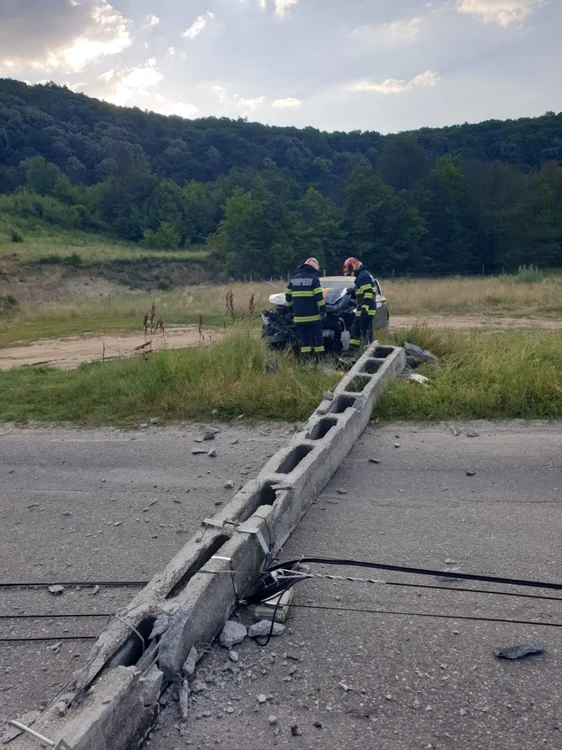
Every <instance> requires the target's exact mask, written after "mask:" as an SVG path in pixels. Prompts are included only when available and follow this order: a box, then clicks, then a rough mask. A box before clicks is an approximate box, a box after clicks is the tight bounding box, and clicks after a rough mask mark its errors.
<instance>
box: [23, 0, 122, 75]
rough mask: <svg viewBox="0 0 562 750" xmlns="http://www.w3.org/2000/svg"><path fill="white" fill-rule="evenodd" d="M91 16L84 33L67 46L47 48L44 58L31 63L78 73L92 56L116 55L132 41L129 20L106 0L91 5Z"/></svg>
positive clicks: (44, 67)
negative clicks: (88, 25) (90, 23)
mask: <svg viewBox="0 0 562 750" xmlns="http://www.w3.org/2000/svg"><path fill="white" fill-rule="evenodd" d="M90 19H91V21H92V25H91V27H90V28H89V29H88V30H87V31H86V33H84V34H81V35H80V36H78V37H77V38H75V39H74V41H73V43H72V44H71V45H70V46H68V47H66V48H61V49H58V50H51V51H49V53H48V55H47V59H46V60H32V61H31V67H33V68H37V69H41V70H47V71H51V70H64V71H66V72H69V73H77V72H79V71H82V70H84V68H85V67H86V65H87V64H88V63H90V62H92V61H93V60H96V59H97V58H99V57H105V56H106V55H116V54H118V53H119V52H122V51H123V50H124V49H125V48H126V47H129V46H130V44H131V43H132V39H131V35H130V33H129V22H128V21H127V20H126V19H125V17H124V16H123V15H122V14H121V13H119V11H117V10H115V8H113V7H112V6H111V5H109V3H108V2H107V1H106V0H101V2H99V4H98V5H95V6H93V7H92V9H91V12H90Z"/></svg>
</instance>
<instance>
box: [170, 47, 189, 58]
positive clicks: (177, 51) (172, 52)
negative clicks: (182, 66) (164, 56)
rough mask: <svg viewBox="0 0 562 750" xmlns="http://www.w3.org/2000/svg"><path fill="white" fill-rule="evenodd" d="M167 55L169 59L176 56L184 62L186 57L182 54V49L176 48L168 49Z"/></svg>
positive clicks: (185, 54) (185, 53)
mask: <svg viewBox="0 0 562 750" xmlns="http://www.w3.org/2000/svg"><path fill="white" fill-rule="evenodd" d="M168 54H169V55H170V57H175V55H177V56H178V57H181V58H182V60H185V58H186V57H187V52H184V51H183V50H182V49H178V48H177V47H168Z"/></svg>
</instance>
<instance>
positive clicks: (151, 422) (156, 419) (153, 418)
mask: <svg viewBox="0 0 562 750" xmlns="http://www.w3.org/2000/svg"><path fill="white" fill-rule="evenodd" d="M159 421H160V420H159V419H158V417H152V419H151V420H150V424H151V425H157V424H158V422H159Z"/></svg>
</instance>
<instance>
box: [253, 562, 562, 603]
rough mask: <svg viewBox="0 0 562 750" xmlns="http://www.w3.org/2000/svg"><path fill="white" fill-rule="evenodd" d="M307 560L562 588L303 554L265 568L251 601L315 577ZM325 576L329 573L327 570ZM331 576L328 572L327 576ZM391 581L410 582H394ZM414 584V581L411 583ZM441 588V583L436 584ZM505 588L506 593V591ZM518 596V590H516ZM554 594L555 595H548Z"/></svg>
mask: <svg viewBox="0 0 562 750" xmlns="http://www.w3.org/2000/svg"><path fill="white" fill-rule="evenodd" d="M308 564H320V565H336V566H342V567H356V568H372V569H374V570H387V571H391V572H394V573H408V574H411V575H422V576H434V577H439V578H443V579H444V578H451V579H455V580H463V581H480V582H484V583H499V584H503V585H509V586H523V587H530V588H539V589H550V590H555V591H562V583H552V582H548V581H532V580H527V579H522V578H504V577H499V576H484V575H479V574H475V573H459V572H457V571H443V570H430V569H427V568H410V567H406V566H404V565H386V564H384V563H373V562H366V561H359V560H343V559H333V558H324V557H301V558H300V559H298V560H290V561H289V562H285V563H279V564H278V565H274V566H272V567H270V568H268V569H267V570H266V571H264V574H263V576H262V580H261V585H260V588H259V589H258V590H257V591H256V592H255V593H254V594H253V595H252V596H250V597H249V599H248V601H250V602H251V603H258V602H262V601H264V600H266V599H271V598H272V597H274V596H275V595H276V594H278V593H281V592H282V591H285V590H286V589H287V588H290V587H291V586H293V585H294V584H295V583H297V582H298V581H299V580H306V579H307V578H314V577H315V575H313V574H312V575H311V574H307V573H304V572H303V571H302V570H300V571H299V566H302V565H308ZM324 575H325V576H326V575H327V574H324ZM328 577H329V576H328ZM340 578H342V579H346V578H347V579H348V580H354V579H352V578H349V577H346V576H340ZM364 580H365V581H371V582H377V583H384V584H386V583H387V582H386V581H375V580H374V579H364ZM390 585H404V586H405V585H407V584H400V583H395V582H392V583H391V584H390ZM410 585H411V586H414V585H415V584H410ZM436 588H441V587H436ZM507 594H508V592H505V594H503V595H507ZM513 596H517V594H513ZM545 598H549V599H550V598H554V597H545Z"/></svg>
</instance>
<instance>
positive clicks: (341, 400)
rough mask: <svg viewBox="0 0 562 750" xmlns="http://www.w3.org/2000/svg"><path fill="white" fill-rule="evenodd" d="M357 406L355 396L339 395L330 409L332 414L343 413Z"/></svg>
mask: <svg viewBox="0 0 562 750" xmlns="http://www.w3.org/2000/svg"><path fill="white" fill-rule="evenodd" d="M354 406H355V399H354V398H353V396H338V397H337V398H336V399H335V400H334V403H333V404H332V407H331V409H330V414H343V413H344V411H345V410H346V409H351V408H353V407H354Z"/></svg>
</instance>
